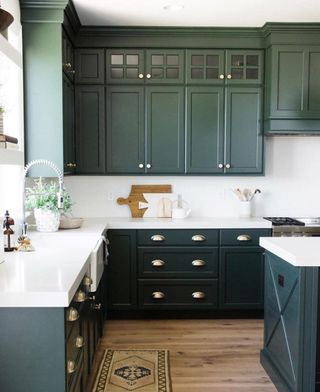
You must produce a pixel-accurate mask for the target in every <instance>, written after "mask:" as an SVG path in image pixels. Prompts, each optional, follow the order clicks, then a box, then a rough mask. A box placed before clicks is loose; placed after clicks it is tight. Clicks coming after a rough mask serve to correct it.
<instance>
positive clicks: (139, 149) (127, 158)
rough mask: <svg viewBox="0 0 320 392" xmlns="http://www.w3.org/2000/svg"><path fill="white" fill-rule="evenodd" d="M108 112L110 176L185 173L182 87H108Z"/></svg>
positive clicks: (108, 161)
mask: <svg viewBox="0 0 320 392" xmlns="http://www.w3.org/2000/svg"><path fill="white" fill-rule="evenodd" d="M107 113H108V115H107V173H149V174H152V173H163V174H165V173H183V172H184V121H183V113H184V91H183V88H182V87H173V86H147V87H142V86H131V85H129V86H108V87H107ZM164 113H165V115H164ZM164 150H165V151H166V154H163V151H164Z"/></svg>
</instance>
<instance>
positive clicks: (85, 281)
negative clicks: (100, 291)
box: [82, 275, 93, 286]
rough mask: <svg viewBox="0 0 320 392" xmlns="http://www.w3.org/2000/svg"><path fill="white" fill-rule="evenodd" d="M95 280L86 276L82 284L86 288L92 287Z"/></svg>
mask: <svg viewBox="0 0 320 392" xmlns="http://www.w3.org/2000/svg"><path fill="white" fill-rule="evenodd" d="M92 282H93V280H92V279H91V278H90V276H88V275H86V276H85V277H84V278H83V280H82V284H83V285H84V286H90V285H92Z"/></svg>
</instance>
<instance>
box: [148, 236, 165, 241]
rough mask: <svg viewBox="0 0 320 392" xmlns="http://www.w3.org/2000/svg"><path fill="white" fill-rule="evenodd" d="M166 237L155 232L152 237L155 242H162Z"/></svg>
mask: <svg viewBox="0 0 320 392" xmlns="http://www.w3.org/2000/svg"><path fill="white" fill-rule="evenodd" d="M165 239H166V237H165V236H163V235H161V234H155V235H153V236H152V237H151V241H155V242H162V241H164V240H165Z"/></svg>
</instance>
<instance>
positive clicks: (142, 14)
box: [73, 0, 320, 27]
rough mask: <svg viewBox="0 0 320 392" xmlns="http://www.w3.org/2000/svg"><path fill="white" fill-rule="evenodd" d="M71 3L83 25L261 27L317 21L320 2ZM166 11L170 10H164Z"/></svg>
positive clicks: (116, 0)
mask: <svg viewBox="0 0 320 392" xmlns="http://www.w3.org/2000/svg"><path fill="white" fill-rule="evenodd" d="M73 2H74V5H75V7H76V10H77V12H78V15H79V17H80V20H81V23H82V24H83V25H102V26H106V25H109V26H110V25H111V26H243V27H245V26H247V27H260V26H262V25H263V24H264V23H265V22H320V0H219V1H218V0H73ZM168 6H169V7H168ZM170 7H172V9H170ZM165 8H169V9H168V10H165ZM179 8H180V9H179Z"/></svg>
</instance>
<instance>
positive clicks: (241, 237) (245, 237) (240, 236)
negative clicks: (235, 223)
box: [237, 234, 252, 241]
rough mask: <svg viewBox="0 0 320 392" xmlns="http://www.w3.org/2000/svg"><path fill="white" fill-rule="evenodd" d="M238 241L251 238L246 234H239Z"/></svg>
mask: <svg viewBox="0 0 320 392" xmlns="http://www.w3.org/2000/svg"><path fill="white" fill-rule="evenodd" d="M237 240H238V241H251V240H252V238H251V237H250V236H249V235H248V234H241V235H239V236H238V237H237Z"/></svg>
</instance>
